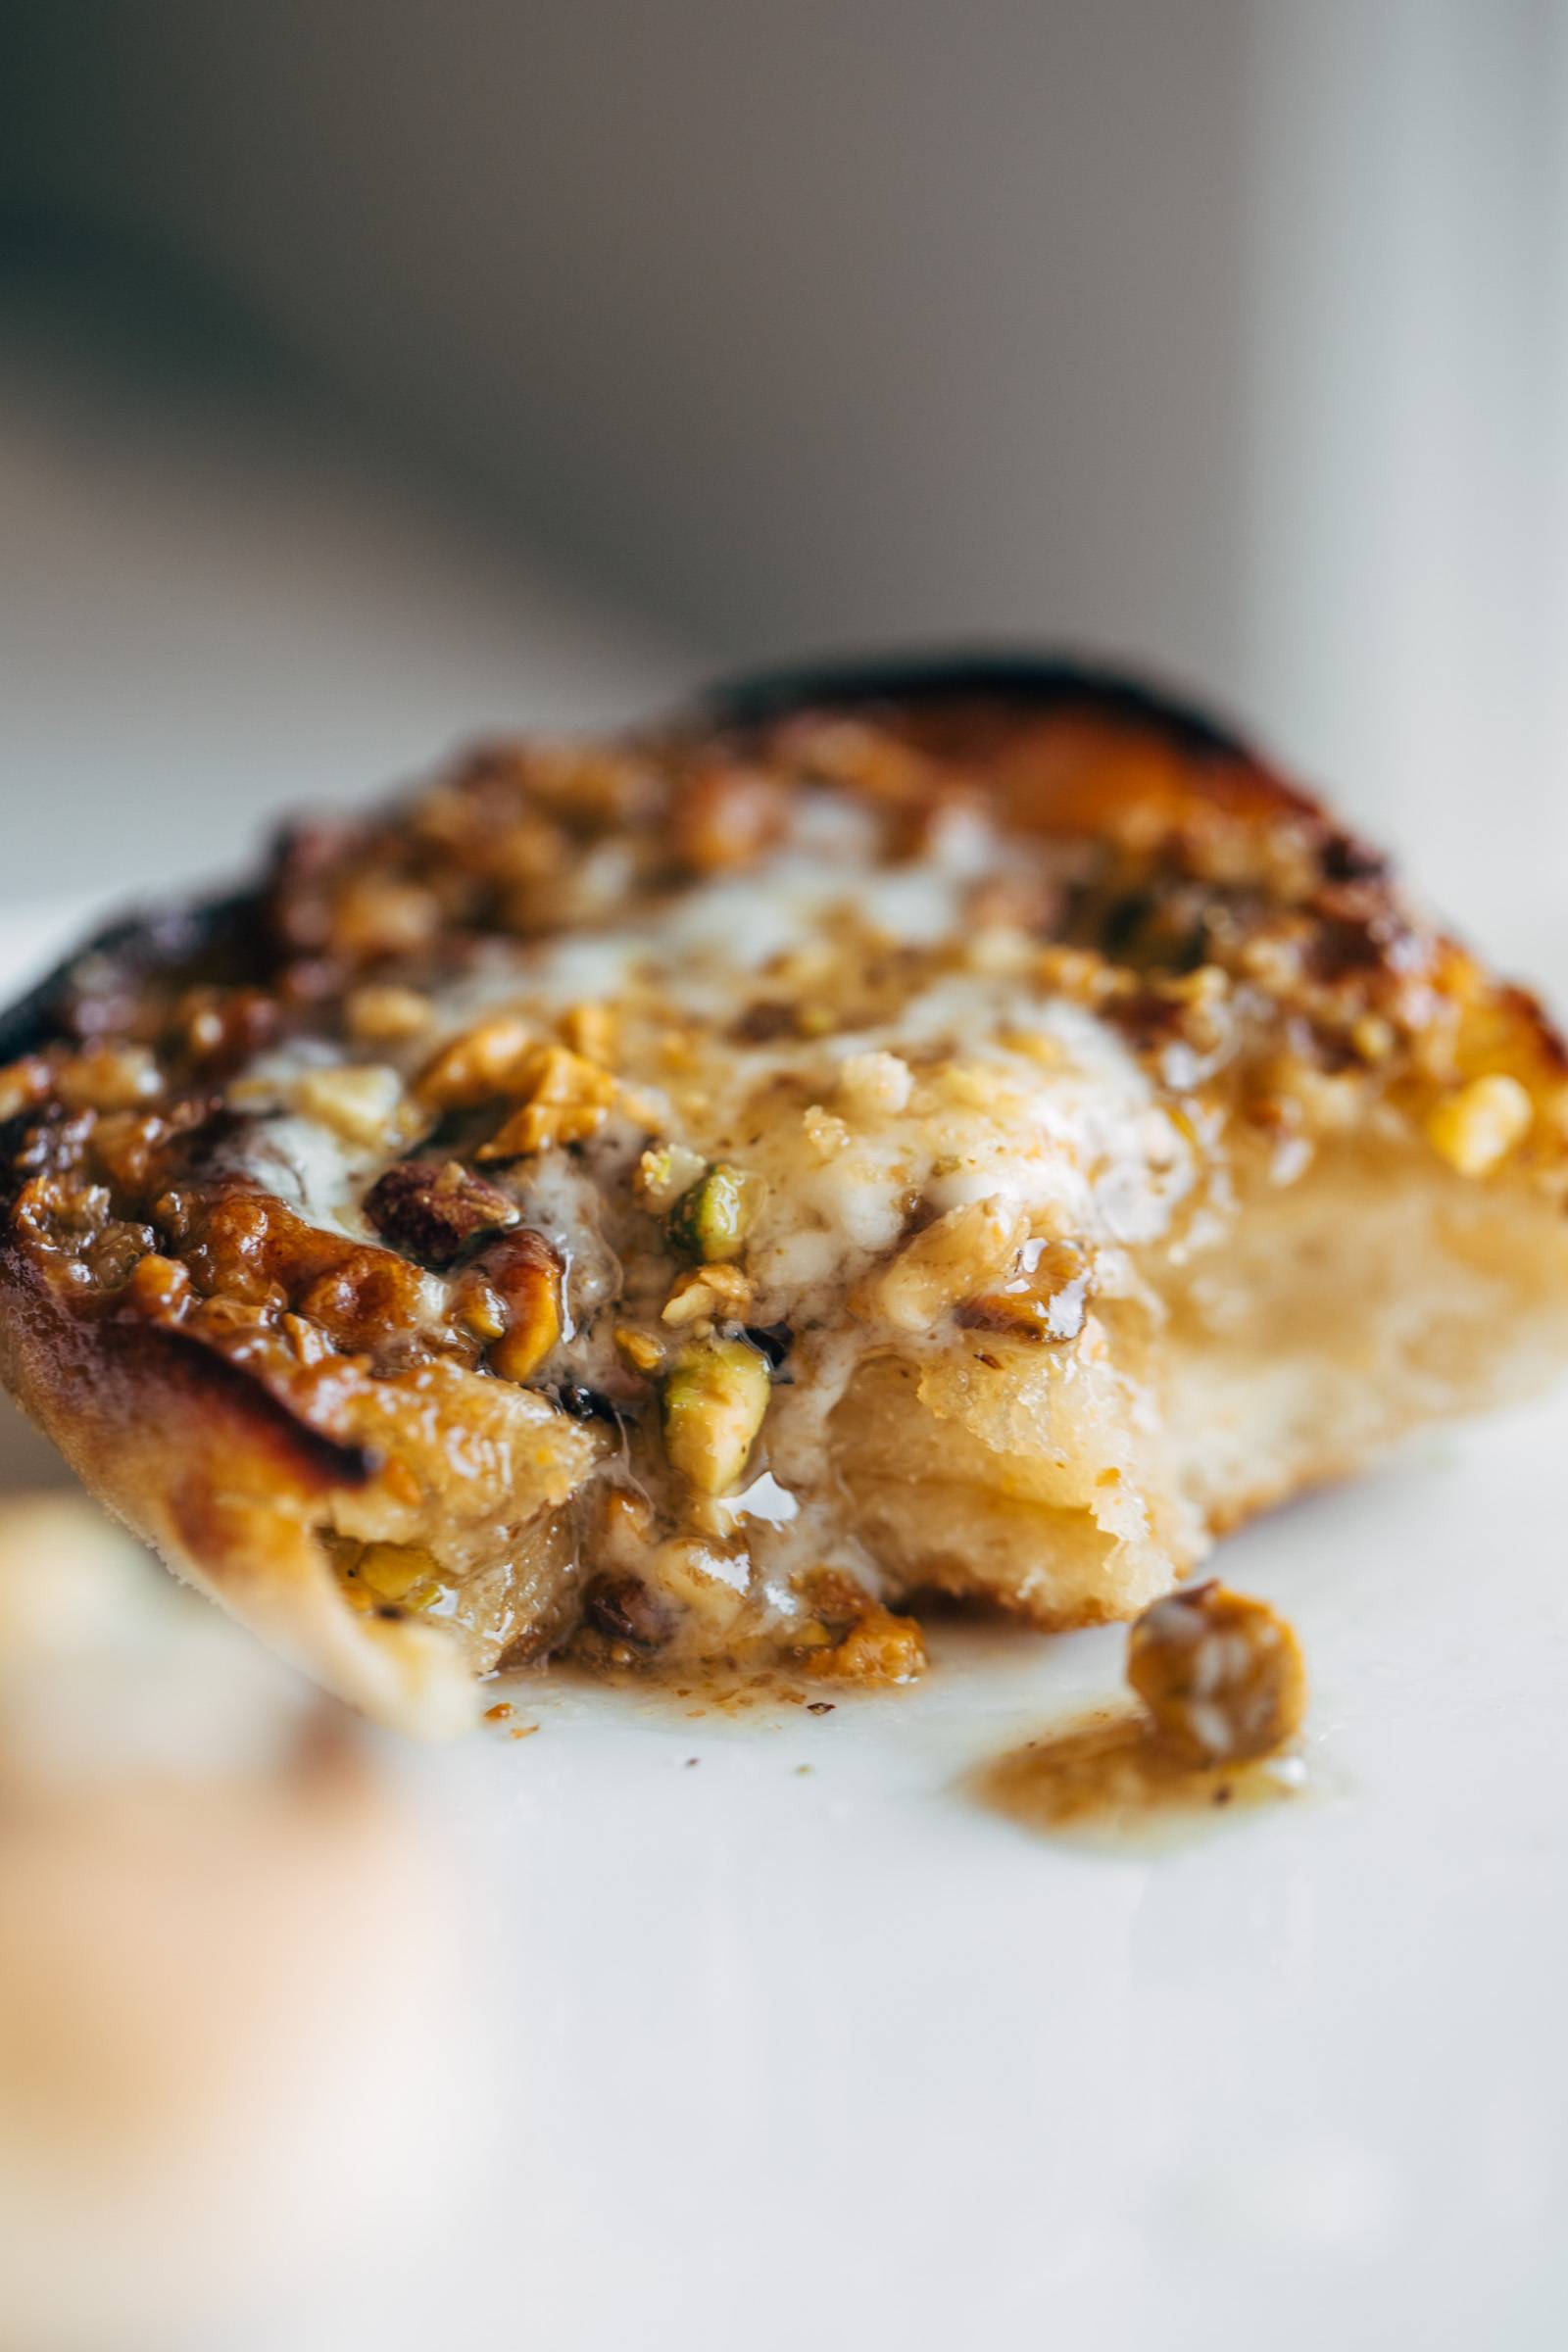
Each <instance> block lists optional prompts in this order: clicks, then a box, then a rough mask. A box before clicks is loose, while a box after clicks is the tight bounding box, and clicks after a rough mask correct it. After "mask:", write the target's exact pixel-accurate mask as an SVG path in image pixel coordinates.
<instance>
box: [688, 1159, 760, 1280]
mask: <svg viewBox="0 0 1568 2352" xmlns="http://www.w3.org/2000/svg"><path fill="white" fill-rule="evenodd" d="M761 1189H762V1188H761V1186H760V1183H759V1181H758V1179H757V1178H756V1177H755V1176H748V1175H747V1173H746V1171H745V1170H744V1168H732V1167H731V1166H730V1164H729V1162H728V1160H724V1159H715V1160H714V1162H713V1164H712V1166H711V1168H710V1169H709V1170H708V1173H707V1174H706V1175H705V1176H699V1178H698V1179H697V1182H696V1183H695V1184H694V1185H693V1186H692V1187H691V1188H690V1190H689V1191H687V1192H684V1193H682V1195H681V1197H680V1199H679V1200H678V1201H676V1203H675V1205H674V1207H673V1208H672V1209H671V1210H670V1212H669V1238H670V1240H671V1241H672V1242H673V1243H674V1245H675V1247H676V1249H677V1250H685V1251H686V1252H687V1253H688V1255H690V1256H692V1257H699V1258H701V1259H702V1260H703V1262H704V1263H705V1265H714V1264H720V1263H722V1262H723V1260H724V1259H726V1258H731V1257H739V1255H740V1253H741V1246H742V1244H743V1243H744V1241H745V1239H746V1236H747V1235H748V1233H750V1231H751V1229H752V1223H753V1220H754V1219H755V1217H756V1215H757V1211H758V1209H759V1208H760V1205H761Z"/></svg>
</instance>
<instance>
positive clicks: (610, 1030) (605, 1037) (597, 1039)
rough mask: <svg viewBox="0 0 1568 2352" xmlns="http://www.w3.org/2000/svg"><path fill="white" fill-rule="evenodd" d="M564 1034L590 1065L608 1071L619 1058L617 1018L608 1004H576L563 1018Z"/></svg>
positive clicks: (573, 1049)
mask: <svg viewBox="0 0 1568 2352" xmlns="http://www.w3.org/2000/svg"><path fill="white" fill-rule="evenodd" d="M561 1034H562V1036H563V1037H564V1039H565V1041H566V1043H567V1045H568V1046H569V1047H570V1048H571V1050H572V1052H573V1053H574V1054H582V1056H583V1058H584V1059H585V1060H587V1061H597V1062H599V1063H601V1064H602V1065H603V1066H604V1067H605V1068H606V1069H608V1068H609V1067H610V1066H611V1064H612V1063H613V1060H614V1058H615V1015H614V1013H613V1010H612V1009H611V1007H610V1006H609V1005H572V1006H571V1007H570V1009H569V1010H568V1011H566V1012H565V1013H564V1014H563V1015H562V1021H561Z"/></svg>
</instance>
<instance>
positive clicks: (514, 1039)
mask: <svg viewBox="0 0 1568 2352" xmlns="http://www.w3.org/2000/svg"><path fill="white" fill-rule="evenodd" d="M536 1043H537V1040H536V1038H535V1035H534V1032H533V1030H532V1028H531V1027H530V1026H529V1024H528V1023H527V1022H526V1021H525V1020H523V1019H522V1018H521V1017H520V1015H518V1014H517V1013H515V1012H503V1013H497V1014H496V1015H495V1016H494V1017H493V1018H492V1019H490V1020H487V1021H480V1022H479V1023H478V1024H477V1025H476V1026H475V1027H474V1028H472V1029H466V1030H464V1032H463V1034H462V1035H461V1036H460V1037H454V1038H452V1039H450V1040H449V1041H448V1043H447V1044H446V1045H444V1046H443V1047H442V1048H441V1049H440V1051H439V1052H438V1053H437V1054H434V1055H433V1056H432V1057H431V1059H430V1060H429V1061H428V1062H426V1064H425V1066H424V1068H423V1069H422V1070H421V1071H420V1073H419V1076H418V1078H417V1081H416V1083H415V1092H416V1094H417V1096H418V1098H419V1100H420V1102H421V1103H428V1104H429V1105H430V1107H431V1109H432V1110H466V1109H471V1108H472V1107H473V1105H474V1104H476V1103H491V1102H494V1101H495V1099H496V1097H497V1096H498V1095H508V1094H511V1093H512V1092H513V1091H514V1088H515V1082H516V1078H517V1073H518V1071H519V1069H520V1068H521V1067H522V1065H523V1063H524V1061H525V1059H526V1057H527V1055H529V1054H531V1053H532V1052H533V1049H534V1047H535V1045H536Z"/></svg>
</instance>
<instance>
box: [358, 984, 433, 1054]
mask: <svg viewBox="0 0 1568 2352" xmlns="http://www.w3.org/2000/svg"><path fill="white" fill-rule="evenodd" d="M431 1018H432V1010H431V1005H430V1000H429V998H428V997H421V996H420V994H419V992H418V990H417V988H401V987H398V986H396V985H394V984H393V983H392V982H390V981H388V982H386V983H385V984H384V985H377V984H374V983H369V982H368V983H367V984H366V986H365V987H364V988H356V989H351V990H350V992H349V995H348V998H347V1000H346V1001H345V1004H344V1006H343V1022H344V1026H345V1028H346V1029H347V1030H348V1033H349V1035H350V1037H352V1038H353V1039H354V1040H355V1041H356V1043H358V1044H360V1045H366V1046H392V1045H397V1044H400V1043H401V1042H402V1040H403V1039H405V1038H410V1037H419V1036H422V1034H423V1033H424V1031H425V1030H426V1029H428V1028H429V1026H430V1021H431Z"/></svg>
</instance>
